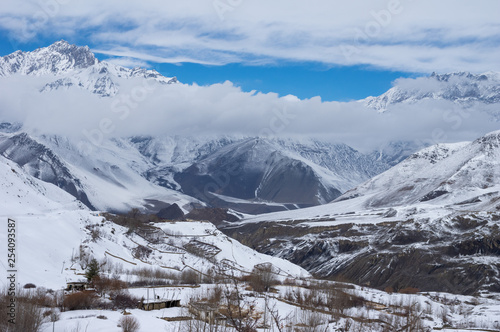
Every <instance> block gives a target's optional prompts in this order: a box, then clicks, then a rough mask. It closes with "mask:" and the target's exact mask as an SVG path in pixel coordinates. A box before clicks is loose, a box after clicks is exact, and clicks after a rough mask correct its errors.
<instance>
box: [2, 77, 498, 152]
mask: <svg viewBox="0 0 500 332" xmlns="http://www.w3.org/2000/svg"><path fill="white" fill-rule="evenodd" d="M44 83H45V81H44V78H43V77H39V78H34V77H28V76H13V77H11V78H9V79H3V80H0V90H1V91H2V94H0V121H12V122H21V123H24V128H25V130H27V131H29V132H32V133H37V134H46V133H50V134H59V135H63V136H68V137H73V138H75V139H79V140H81V141H84V142H89V143H91V144H101V143H102V142H103V141H105V140H106V139H109V138H113V137H124V136H127V137H128V136H134V135H152V136H170V135H185V136H193V135H213V134H217V135H220V134H228V135H245V136H299V137H304V136H305V137H317V138H321V139H324V140H328V141H332V142H343V143H347V144H349V145H351V146H353V147H355V148H357V149H360V150H362V151H370V150H371V149H375V148H377V147H378V146H380V145H381V144H383V143H386V142H388V141H394V140H405V141H416V142H418V143H420V144H435V143H438V142H454V141H463V140H472V139H475V138H477V137H479V136H481V135H483V134H485V133H487V132H489V131H493V130H496V129H498V122H494V121H491V113H495V112H496V110H495V106H494V105H492V106H485V105H482V106H481V107H473V108H469V109H464V108H462V107H459V106H458V105H456V104H454V103H452V102H449V101H444V100H427V101H421V102H419V103H417V104H413V105H412V104H402V105H397V106H393V107H391V108H390V110H389V111H388V112H386V113H382V114H381V113H378V112H376V111H375V110H373V109H368V108H366V107H365V106H364V105H363V104H362V103H360V102H323V101H322V100H321V99H320V98H319V97H315V98H311V99H305V100H300V99H298V98H296V97H294V96H285V97H279V96H278V95H277V94H274V93H256V92H244V91H242V90H241V89H240V88H239V87H236V86H234V85H233V84H232V83H230V82H226V83H223V84H214V85H211V86H198V85H186V84H174V85H167V86H165V85H160V84H157V83H154V84H152V83H148V84H145V83H144V82H143V81H141V80H133V79H132V80H124V81H121V82H120V92H119V94H118V95H117V96H115V97H113V98H102V97H98V96H96V95H93V94H91V93H89V92H88V91H85V90H81V89H78V88H71V89H68V90H60V91H50V92H44V93H39V92H38V90H39V88H40V87H41V86H43V84H44ZM408 84H409V83H408Z"/></svg>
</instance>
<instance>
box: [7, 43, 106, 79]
mask: <svg viewBox="0 0 500 332" xmlns="http://www.w3.org/2000/svg"><path fill="white" fill-rule="evenodd" d="M97 63H99V60H97V59H96V57H95V55H94V54H93V53H92V52H91V51H90V49H89V47H88V46H81V47H80V46H76V45H71V44H69V43H68V42H66V41H64V40H61V41H58V42H56V43H54V44H52V45H50V46H48V47H44V48H38V49H36V50H34V51H32V52H22V51H16V52H14V53H12V54H10V55H7V56H4V57H3V58H1V59H0V76H10V75H12V74H16V73H20V74H23V75H34V76H41V75H47V74H52V75H59V74H63V73H67V72H68V71H72V70H75V69H84V68H88V67H91V66H93V65H96V64H97Z"/></svg>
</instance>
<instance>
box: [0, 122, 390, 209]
mask: <svg viewBox="0 0 500 332" xmlns="http://www.w3.org/2000/svg"><path fill="white" fill-rule="evenodd" d="M4 127H5V128H6V129H5V132H4V133H0V155H2V156H4V157H6V158H8V159H10V160H12V161H14V162H16V163H17V164H18V165H19V166H21V167H23V168H24V169H25V170H26V171H27V172H28V173H29V174H31V175H32V176H34V177H36V178H39V179H41V180H43V181H46V182H49V183H52V184H55V185H57V186H58V187H60V188H62V189H64V190H66V191H67V192H68V193H70V194H72V195H73V196H75V197H76V198H78V199H80V200H81V201H82V202H83V203H84V204H85V205H87V206H88V207H89V208H91V209H94V208H95V209H98V210H106V211H121V212H124V211H127V210H129V209H131V208H132V207H140V208H145V209H147V210H149V211H151V212H158V211H159V210H160V209H161V208H163V207H165V206H168V205H169V204H173V203H177V204H178V205H179V206H181V207H182V208H183V209H184V211H189V210H191V209H192V208H193V207H194V206H195V205H200V204H203V203H201V202H204V203H208V204H210V205H212V206H216V207H228V208H233V209H235V210H237V211H241V212H246V213H261V212H270V211H279V210H287V209H296V208H297V207H299V206H300V207H304V206H311V205H317V204H324V203H326V202H328V201H331V200H333V199H335V198H336V197H338V196H340V194H341V193H342V192H344V191H346V190H348V189H349V188H352V187H354V186H355V185H356V184H358V183H360V182H362V181H363V180H366V179H369V178H370V177H372V176H374V175H375V174H377V173H379V172H380V171H381V170H383V169H384V167H386V166H385V165H384V164H383V163H377V162H375V161H373V160H371V159H370V158H369V157H367V156H365V155H363V154H361V153H359V152H357V151H355V150H353V149H351V148H349V147H347V146H345V145H342V144H337V145H332V144H326V143H321V142H318V141H314V140H311V141H310V142H305V141H302V142H300V143H299V142H294V141H292V140H268V139H258V138H244V137H229V136H218V137H216V136H214V137H205V138H201V137H191V138H189V137H178V136H176V137H164V138H153V137H132V138H124V139H113V140H108V141H106V142H105V143H104V144H102V145H101V146H100V147H95V151H94V153H93V154H92V155H90V156H88V155H83V154H82V152H81V151H80V150H79V147H78V142H74V141H73V140H71V139H68V138H63V137H60V136H55V135H42V136H39V137H35V136H31V135H28V134H26V133H24V132H22V131H19V132H18V131H14V132H10V131H12V130H11V129H12V127H9V126H7V125H5V126H4ZM292 170H293V171H292ZM299 188H300V189H299ZM199 200H201V202H200V201H199Z"/></svg>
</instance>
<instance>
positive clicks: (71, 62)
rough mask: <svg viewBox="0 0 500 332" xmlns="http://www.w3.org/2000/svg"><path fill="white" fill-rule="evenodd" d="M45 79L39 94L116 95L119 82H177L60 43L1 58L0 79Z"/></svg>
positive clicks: (81, 48) (150, 71) (65, 43)
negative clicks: (79, 92) (78, 91)
mask: <svg viewBox="0 0 500 332" xmlns="http://www.w3.org/2000/svg"><path fill="white" fill-rule="evenodd" d="M16 74H19V75H30V76H37V77H44V78H45V79H46V81H47V82H46V84H45V85H44V86H43V87H42V88H41V89H40V91H41V92H45V91H52V90H58V89H69V88H74V87H77V88H81V89H85V90H88V91H90V92H92V93H95V94H97V95H100V96H103V97H110V96H114V95H116V93H117V92H118V90H119V87H120V83H119V80H120V79H127V78H147V79H154V80H155V81H157V82H159V83H162V84H171V83H176V82H177V79H176V78H175V77H172V78H169V77H164V76H162V75H161V74H160V73H158V72H157V71H154V70H146V69H141V68H134V69H129V68H124V67H121V66H116V65H113V64H110V63H108V62H105V61H99V60H98V59H96V57H95V56H94V54H93V53H92V52H91V51H90V49H89V48H88V47H87V46H84V47H78V46H75V45H70V44H69V43H68V42H66V41H64V40H61V41H59V42H56V43H54V44H52V45H50V46H48V47H45V48H39V49H37V50H35V51H33V52H21V51H17V52H14V53H12V54H10V55H7V56H4V57H1V58H0V77H10V76H13V75H16Z"/></svg>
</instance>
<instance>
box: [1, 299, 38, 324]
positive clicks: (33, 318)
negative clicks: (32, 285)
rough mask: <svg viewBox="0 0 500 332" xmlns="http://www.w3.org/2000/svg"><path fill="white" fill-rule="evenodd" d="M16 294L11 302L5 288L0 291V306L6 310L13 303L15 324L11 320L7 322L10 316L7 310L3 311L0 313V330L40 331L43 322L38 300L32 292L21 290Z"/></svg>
mask: <svg viewBox="0 0 500 332" xmlns="http://www.w3.org/2000/svg"><path fill="white" fill-rule="evenodd" d="M17 295H18V296H17V297H16V300H15V302H12V301H11V297H10V296H8V291H7V290H6V289H5V290H3V291H2V292H0V306H1V307H2V308H6V310H7V309H8V308H10V307H11V305H12V303H14V305H15V310H16V313H15V324H12V321H11V322H9V320H10V319H12V317H10V316H9V315H8V314H7V313H8V311H7V312H6V311H3V313H2V315H0V331H12V332H25V331H30V332H31V331H32V332H38V331H40V330H41V327H42V323H43V309H42V308H41V306H40V305H38V304H37V302H38V300H37V299H36V298H35V297H34V296H33V294H30V293H29V292H23V291H21V290H19V291H18V294H17Z"/></svg>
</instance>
